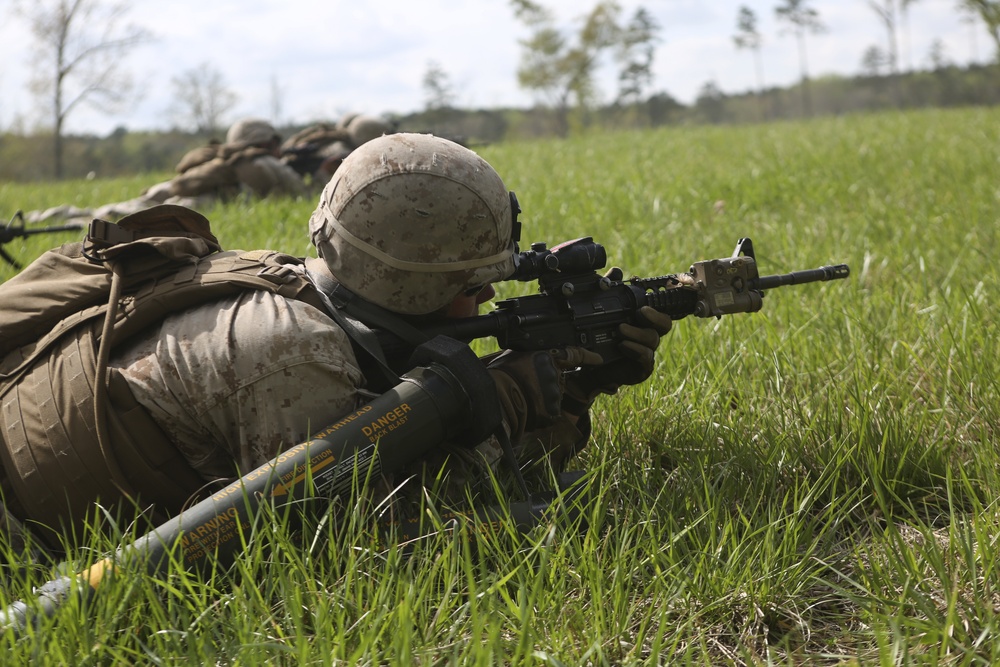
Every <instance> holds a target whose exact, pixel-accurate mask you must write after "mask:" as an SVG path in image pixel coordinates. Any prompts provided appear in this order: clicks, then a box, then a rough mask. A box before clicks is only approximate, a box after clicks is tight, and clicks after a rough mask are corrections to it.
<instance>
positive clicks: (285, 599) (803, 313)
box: [0, 109, 1000, 665]
mask: <svg viewBox="0 0 1000 667" xmlns="http://www.w3.org/2000/svg"><path fill="white" fill-rule="evenodd" d="M998 120H1000V111H995V110H981V109H974V110H954V111H946V112H945V111H927V112H920V113H906V114H886V115H875V116H855V117H844V118H837V119H822V120H815V121H811V122H808V123H801V124H774V125H760V126H752V127H741V128H683V129H679V128H671V129H666V130H657V131H653V132H645V133H623V134H614V135H598V136H593V137H587V138H583V139H578V140H572V141H564V142H540V143H535V144H509V145H498V146H491V147H487V148H486V149H484V150H483V151H482V152H483V154H484V156H485V157H486V158H487V159H489V160H490V161H491V163H493V164H494V165H495V166H496V167H497V169H498V171H499V172H500V173H501V174H502V175H503V176H504V177H505V180H506V181H507V185H508V186H509V187H510V188H511V189H513V190H515V191H516V192H517V194H518V197H519V199H520V201H521V204H522V207H523V208H524V209H525V213H524V215H523V216H522V218H523V220H524V221H525V234H524V239H523V241H524V242H525V244H526V243H528V242H531V241H536V240H545V241H548V242H550V243H555V242H557V241H561V240H565V239H567V238H573V237H577V236H582V235H592V236H594V238H595V240H597V241H599V242H601V243H603V244H604V245H605V246H606V247H607V248H608V254H609V257H611V258H612V262H613V263H614V264H616V265H619V266H622V267H623V268H624V269H625V271H626V274H631V273H634V274H638V275H660V274H663V273H671V272H678V271H685V270H687V268H688V266H689V265H690V263H691V262H693V261H696V260H699V259H707V258H710V257H719V256H724V255H727V254H728V253H729V252H730V250H731V249H732V247H733V246H734V245H735V242H736V240H737V239H738V238H739V237H741V236H750V237H752V238H753V240H754V242H755V246H756V249H757V259H758V263H759V266H760V269H761V272H762V273H778V272H784V271H789V270H794V269H803V268H812V267H814V266H819V265H821V264H828V263H835V262H847V263H849V264H850V265H851V268H852V276H851V278H850V279H849V280H848V281H846V282H836V283H824V284H821V285H808V286H799V287H790V288H783V289H781V290H774V291H773V292H771V293H769V295H768V296H767V298H766V299H765V305H764V310H763V311H762V312H760V313H757V314H753V315H743V316H734V317H726V318H723V319H722V320H719V321H714V320H697V321H695V320H692V321H686V320H685V321H680V322H677V323H676V324H675V330H674V331H673V332H672V333H671V334H670V335H669V336H668V337H667V339H665V341H664V344H663V348H662V355H661V362H660V365H659V367H658V369H657V375H656V376H655V377H654V378H653V379H652V380H651V381H650V382H648V383H647V384H646V385H643V386H641V387H636V388H633V389H630V390H626V391H623V392H621V394H620V395H619V396H618V397H616V398H614V399H611V398H608V399H604V400H602V401H600V402H599V404H598V405H597V406H596V409H595V414H594V438H593V442H592V444H591V446H590V447H588V449H587V450H585V451H584V452H583V453H582V454H581V455H580V456H579V457H578V460H577V461H575V464H576V465H578V466H580V467H585V468H587V469H589V470H590V471H591V472H592V474H593V476H594V478H595V488H596V489H597V492H596V493H597V498H596V499H595V502H594V504H593V506H592V507H593V514H592V516H591V517H590V519H591V520H590V528H589V529H588V531H586V532H585V534H584V535H582V536H575V535H572V534H570V533H571V531H567V530H565V529H563V528H560V527H558V526H542V527H540V528H539V529H538V530H537V531H536V532H535V533H532V534H531V535H530V536H528V538H527V539H526V540H521V539H516V538H515V537H514V536H512V535H509V534H506V533H500V534H495V535H494V534H479V533H475V532H473V533H467V534H442V535H439V536H436V537H432V538H428V539H427V540H426V544H423V545H422V546H421V548H420V549H418V551H417V552H416V553H415V554H413V555H412V556H410V557H409V558H403V557H402V554H401V553H400V552H399V551H398V550H397V549H393V548H389V549H385V548H381V547H380V546H379V545H378V544H377V543H375V541H374V540H373V539H372V538H371V537H370V536H369V532H368V530H367V528H366V526H367V522H366V518H365V517H364V516H362V515H358V514H357V513H352V512H341V513H339V514H337V515H336V516H331V517H330V521H327V522H326V523H324V524H323V525H322V526H320V527H319V533H320V534H321V535H323V536H324V539H319V540H316V541H315V542H314V541H313V540H312V539H311V535H312V534H313V533H311V532H310V533H308V535H309V536H310V539H306V540H304V541H303V539H302V538H301V537H299V536H297V535H296V534H295V533H294V532H293V531H289V530H286V529H284V528H283V527H281V526H280V524H279V525H278V526H277V527H271V525H270V524H269V523H268V522H266V521H263V522H262V523H261V527H262V530H260V531H259V532H258V533H257V534H256V535H255V538H254V541H253V543H252V545H251V547H250V548H249V549H248V551H247V553H246V554H245V556H244V557H243V558H241V559H240V560H239V561H238V562H237V563H236V564H235V565H234V566H233V567H232V568H231V569H230V570H229V571H227V572H225V573H219V574H216V575H215V576H214V577H210V578H207V579H203V578H198V577H195V576H193V575H191V574H188V573H183V572H171V573H170V574H169V575H168V576H166V577H164V578H162V579H160V580H150V579H145V578H139V577H127V576H125V577H119V578H116V579H115V580H114V582H112V584H111V585H109V586H107V587H104V586H102V588H101V595H100V596H98V598H97V599H96V600H95V601H94V604H93V605H92V606H91V608H89V609H88V610H86V612H84V611H83V610H80V609H75V608H68V609H65V610H63V612H62V613H60V614H59V615H58V616H57V618H55V619H53V621H52V622H51V623H49V624H48V625H46V627H45V628H44V629H42V630H41V631H40V632H39V633H37V634H34V635H32V636H29V637H26V638H23V639H21V640H18V641H14V640H13V639H12V638H10V637H8V638H6V639H5V642H6V644H7V646H6V647H5V651H6V655H9V656H10V659H11V660H15V661H19V662H24V661H26V660H28V659H31V660H32V661H33V662H32V664H36V663H37V664H44V663H45V662H46V661H49V662H50V663H51V664H59V663H63V662H66V661H69V662H70V663H71V664H91V663H99V664H115V663H143V662H145V663H150V664H187V663H190V662H194V661H199V662H202V663H205V664H210V663H216V664H263V663H268V664H289V665H291V664H323V665H326V664H345V665H346V664H397V663H399V664H402V663H404V662H413V663H415V664H463V665H465V664H472V665H476V664H482V665H492V664H551V665H557V664H564V665H576V664H595V665H602V664H609V665H611V664H613V665H628V664H635V665H638V664H705V665H710V664H768V663H772V664H878V665H902V664H929V665H933V664H947V665H990V664H995V663H997V662H998V661H1000V642H998V641H997V631H998V610H1000V596H998V592H997V590H998V584H1000V581H998V572H1000V568H998V562H997V560H998V553H997V551H998V549H997V544H996V537H995V536H996V535H997V534H998V528H1000V526H998V513H997V507H996V499H997V497H998V494H1000V479H998V471H1000V465H998V463H1000V454H998V450H997V429H998V424H1000V414H998V413H1000V407H998V406H1000V396H998V389H1000V382H998V378H1000V369H998V364H1000V362H997V361H996V352H997V347H996V345H997V344H996V341H997V323H996V317H995V315H994V311H995V308H996V305H995V303H992V301H995V299H996V296H995V295H996V294H998V293H1000V292H998V288H1000V285H998V283H1000V273H998V270H997V268H996V263H995V262H994V261H992V254H993V252H992V251H993V248H995V247H996V235H997V232H996V230H997V221H998V219H1000V191H998V189H997V183H1000V165H998V161H997V158H996V150H995V147H996V146H997V145H998V139H1000V137H998V134H1000V123H998ZM154 180H155V179H154ZM60 187H63V186H60ZM65 187H66V188H67V189H64V190H62V191H61V192H59V193H55V191H54V190H53V191H52V193H48V192H47V191H46V190H45V189H44V188H41V187H38V186H34V187H33V186H13V185H4V186H0V210H2V211H6V210H9V209H13V208H15V207H17V206H23V207H24V208H32V207H42V206H45V205H53V204H56V203H62V202H63V201H65V199H60V197H64V196H65V195H64V194H63V193H65V192H69V191H72V184H69V185H67V186H65ZM80 187H81V188H83V187H84V185H83V184H80ZM86 187H87V188H95V190H94V191H93V192H92V193H91V194H93V196H94V197H100V198H101V199H103V201H107V200H110V199H111V198H124V196H131V195H132V194H133V193H132V192H131V191H129V192H128V193H127V194H126V195H124V196H122V195H121V194H120V192H119V191H120V190H121V189H123V186H121V185H116V184H114V183H108V184H101V183H96V184H95V183H88V184H86ZM103 188H107V190H104V189H103ZM98 190H100V191H98ZM115 192H119V194H113V193H115ZM50 195H51V197H52V199H47V197H49V196H50ZM105 197H107V198H105ZM101 199H95V200H93V201H89V200H88V201H81V202H80V203H81V205H85V204H98V203H103V201H102V200H101ZM29 201H30V202H39V203H32V204H30V205H29V204H27V203H25V204H22V203H21V202H29ZM69 203H72V202H69ZM312 208H313V202H312V201H301V202H294V201H284V202H259V203H255V204H253V205H245V204H244V205H232V206H227V207H222V208H219V209H216V210H214V211H210V212H208V214H209V217H210V218H211V219H212V221H213V228H214V230H215V232H216V234H217V235H218V236H219V238H220V239H221V240H222V242H223V245H224V246H226V247H233V248H235V247H244V248H250V247H274V248H276V249H280V250H285V251H287V252H290V253H292V254H306V253H308V252H309V249H308V239H307V238H306V233H305V221H306V220H307V218H308V215H309V213H310V212H311V210H312ZM53 244H54V240H53V242H52V243H50V242H48V241H47V240H46V241H42V240H40V239H39V238H38V237H35V238H32V239H29V241H28V242H25V243H17V244H11V245H12V246H14V247H11V246H8V249H10V250H11V251H12V252H13V253H14V254H15V255H16V256H18V257H19V258H22V259H25V260H27V259H30V258H31V257H33V256H36V255H37V254H39V253H40V252H41V251H42V250H43V249H44V248H45V247H48V246H50V245H53ZM12 274H13V272H12V271H10V270H8V269H0V278H6V277H9V276H10V275H12ZM528 289H530V288H529V287H527V286H520V285H510V286H508V285H504V286H502V288H501V296H504V295H506V294H513V293H516V292H518V291H520V292H523V291H526V290H528ZM115 544H116V542H115V541H114V540H105V541H102V540H100V539H98V538H94V539H93V540H91V541H90V543H89V544H87V545H85V546H84V547H83V548H80V549H77V550H76V551H74V555H75V556H76V557H78V558H80V559H82V560H83V561H86V560H88V559H90V560H95V559H96V558H97V557H98V555H99V554H103V553H106V552H108V551H109V550H111V549H112V548H113V547H114V545H115ZM51 575H52V571H51V570H50V569H47V568H38V569H34V570H30V571H29V572H28V573H27V575H26V576H23V577H17V578H14V579H13V580H11V581H8V582H7V583H6V584H5V585H4V587H3V588H2V591H3V595H2V596H0V599H2V601H3V602H4V603H6V602H9V601H11V600H14V599H18V598H23V597H26V596H30V593H31V586H33V585H39V584H40V583H42V582H44V581H45V580H47V579H48V578H50V577H51Z"/></svg>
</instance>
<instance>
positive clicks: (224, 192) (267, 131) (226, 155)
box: [24, 118, 306, 224]
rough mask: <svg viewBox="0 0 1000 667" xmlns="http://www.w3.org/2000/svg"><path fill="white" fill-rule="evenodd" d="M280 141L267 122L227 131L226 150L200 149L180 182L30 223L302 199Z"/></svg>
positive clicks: (41, 214)
mask: <svg viewBox="0 0 1000 667" xmlns="http://www.w3.org/2000/svg"><path fill="white" fill-rule="evenodd" d="M280 140H281V138H280V136H279V135H278V133H277V132H276V131H275V129H274V128H273V127H272V126H271V124H270V123H268V122H267V121H263V120H259V119H255V118H248V119H243V120H240V121H237V122H236V123H234V124H233V126H232V127H230V128H229V132H228V133H227V135H226V142H225V143H224V144H212V145H209V146H200V147H198V148H195V149H193V150H191V151H189V152H188V153H187V154H186V155H185V156H184V157H183V158H181V160H180V162H179V163H178V165H177V172H178V174H177V176H175V177H174V178H173V179H171V180H169V181H164V182H162V183H157V184H155V185H152V186H150V187H149V188H147V189H146V190H145V191H144V192H143V193H142V194H141V195H139V196H138V197H135V198H133V199H128V200H125V201H120V202H114V203H111V204H104V205H103V206H99V207H97V208H92V209H88V208H79V207H75V206H56V207H53V208H49V209H44V210H38V211H29V212H28V213H27V214H25V216H24V217H25V220H26V221H27V222H29V223H40V222H52V221H55V220H64V221H68V222H79V223H82V224H88V223H89V222H90V220H92V219H93V218H99V219H101V220H110V221H115V220H119V219H121V218H123V217H125V216H126V215H131V214H132V213H136V212H137V211H141V210H144V209H147V208H150V207H152V206H156V205H158V204H177V205H179V206H187V207H188V208H193V209H196V210H198V209H204V208H207V207H209V206H212V205H214V204H215V203H217V202H219V201H225V200H228V199H232V198H234V197H236V196H239V195H240V194H242V193H245V194H247V195H250V196H254V197H270V196H292V197H294V196H299V195H303V194H305V193H306V185H305V182H304V181H303V180H302V178H301V177H300V176H299V175H298V174H297V173H296V172H295V170H294V169H292V168H291V167H289V166H288V165H287V164H285V163H284V162H282V161H281V160H280V159H278V157H277V148H278V146H279V145H280Z"/></svg>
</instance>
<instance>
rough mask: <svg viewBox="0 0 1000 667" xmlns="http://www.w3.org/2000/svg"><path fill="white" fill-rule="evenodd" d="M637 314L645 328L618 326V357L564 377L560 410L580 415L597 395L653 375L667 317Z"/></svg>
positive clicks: (645, 310) (667, 327)
mask: <svg viewBox="0 0 1000 667" xmlns="http://www.w3.org/2000/svg"><path fill="white" fill-rule="evenodd" d="M612 271H614V269H612ZM639 314H640V315H641V316H642V318H643V319H644V320H645V321H646V322H647V323H648V325H649V326H645V327H637V326H633V325H631V324H621V325H619V327H618V331H619V332H620V333H621V335H622V341H621V343H619V344H618V349H619V351H620V352H621V354H622V357H621V358H620V359H616V360H615V361H611V362H608V363H606V364H602V365H600V366H588V367H585V368H581V369H580V370H579V371H576V372H575V373H571V374H568V375H567V377H566V380H565V384H564V392H565V395H566V398H565V400H564V402H563V409H564V410H566V411H567V412H569V413H570V414H574V415H581V414H583V413H584V412H586V411H587V410H588V409H589V408H590V405H591V404H592V403H593V402H594V399H595V398H597V396H598V395H599V394H615V393H617V391H618V388H619V387H622V386H625V385H635V384H641V383H643V382H645V381H646V380H647V379H649V376H650V375H652V374H653V367H654V366H655V365H656V348H657V347H658V346H659V345H660V338H661V337H662V336H664V335H666V334H667V333H668V332H669V331H670V327H671V324H672V322H671V319H670V316H669V315H666V314H665V313H661V312H660V311H658V310H656V309H655V308H652V307H650V306H643V307H642V308H640V309H639Z"/></svg>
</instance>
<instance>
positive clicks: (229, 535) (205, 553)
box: [0, 337, 500, 632]
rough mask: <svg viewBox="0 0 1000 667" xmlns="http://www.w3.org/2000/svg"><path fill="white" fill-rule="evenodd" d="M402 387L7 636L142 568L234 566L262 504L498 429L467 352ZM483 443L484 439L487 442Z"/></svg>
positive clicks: (80, 582)
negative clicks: (119, 574) (116, 575)
mask: <svg viewBox="0 0 1000 667" xmlns="http://www.w3.org/2000/svg"><path fill="white" fill-rule="evenodd" d="M414 360H415V362H416V363H423V364H424V365H421V366H417V367H415V368H414V369H413V370H412V371H410V372H408V373H406V374H404V375H403V376H402V377H401V382H400V383H399V384H398V385H396V386H395V387H393V388H392V389H391V390H390V391H388V392H386V393H385V394H382V395H381V396H379V397H378V398H376V399H374V400H373V401H371V402H370V403H367V404H365V405H363V406H361V407H360V408H358V409H357V410H355V411H354V412H352V413H351V414H349V415H346V416H345V417H343V418H341V419H339V420H338V421H336V422H334V423H333V424H330V425H329V426H327V427H326V428H324V429H321V430H319V431H318V432H316V433H315V434H314V435H313V436H312V437H311V438H310V439H309V440H307V441H305V442H302V443H300V444H298V445H296V446H294V447H291V448H290V449H286V450H285V451H283V452H281V453H280V454H278V456H276V457H275V458H274V459H272V460H271V461H269V462H267V463H265V464H264V465H262V466H260V467H259V468H257V469H256V470H253V471H251V472H249V473H247V474H246V475H244V476H243V477H241V478H239V479H237V480H236V481H234V482H232V483H231V484H229V485H228V486H226V487H225V488H223V489H221V490H220V491H218V492H216V493H214V494H212V495H211V496H210V497H208V498H206V499H205V500H202V501H201V502H199V503H197V504H196V505H194V506H192V507H191V508H190V509H187V510H185V511H183V512H182V513H180V514H178V515H177V516H176V517H174V518H173V519H170V520H169V521H167V522H166V523H164V524H162V525H160V526H158V527H157V528H155V529H153V530H152V531H151V532H149V533H147V534H146V535H144V536H143V537H141V538H139V539H138V540H136V541H135V542H133V543H131V544H129V545H126V546H124V547H122V548H121V549H119V550H118V552H117V553H116V554H115V555H113V556H111V557H109V558H107V559H105V560H102V561H100V562H98V563H96V564H95V565H93V566H91V567H90V568H88V569H87V570H84V571H82V572H79V573H77V574H76V575H75V576H72V577H60V578H58V579H55V580H53V581H50V582H48V583H47V584H45V585H43V586H42V587H40V588H39V589H37V591H36V593H37V595H38V598H37V600H36V605H34V606H33V605H29V604H26V603H25V602H23V601H17V602H14V603H13V604H11V605H9V606H8V607H7V609H6V610H4V611H3V612H0V631H6V630H11V629H13V630H14V631H15V632H20V631H22V630H23V629H24V628H25V627H26V624H27V623H29V622H30V621H31V618H32V617H33V614H36V613H39V612H40V613H41V614H43V615H45V616H51V615H52V614H53V613H55V611H56V610H57V609H58V608H59V607H60V606H62V604H63V603H64V602H65V601H66V600H67V599H69V598H70V597H71V595H73V594H74V593H77V592H79V593H81V594H82V595H83V596H84V598H85V599H86V598H87V597H88V596H90V595H93V594H94V593H95V592H96V591H97V590H98V587H99V586H100V584H101V582H102V581H103V578H104V576H105V575H106V574H108V573H109V572H112V571H115V570H119V569H126V568H128V569H132V568H134V567H140V568H142V569H144V570H145V571H146V572H147V573H149V574H158V573H162V572H163V571H165V570H166V569H167V566H168V565H169V563H170V561H171V559H173V560H176V561H179V562H180V563H182V564H183V565H184V566H185V567H188V568H197V567H202V566H209V565H212V564H214V563H215V562H216V561H218V562H222V563H227V562H230V561H231V560H232V559H233V558H234V556H235V554H236V553H237V552H238V551H239V550H240V549H241V548H242V546H243V543H244V540H245V538H246V536H248V535H249V533H250V531H251V528H252V523H253V517H254V515H255V514H256V512H257V510H258V508H259V507H260V506H261V504H262V503H269V502H273V503H274V504H276V505H279V506H280V505H285V504H287V503H291V502H296V501H298V500H302V499H304V498H307V497H326V498H331V499H332V498H334V497H336V496H338V495H341V494H347V493H350V491H351V488H352V482H353V480H354V478H355V470H358V471H359V474H361V475H368V474H370V475H372V476H378V475H379V474H381V473H382V472H388V473H391V472H394V471H397V470H399V469H401V468H403V467H404V466H406V465H407V464H409V463H410V462H412V461H414V460H416V459H418V458H420V457H421V456H423V455H424V453H425V452H427V451H428V450H429V449H430V448H432V447H435V446H437V445H440V444H441V443H442V442H445V441H463V440H465V441H468V442H470V443H471V442H472V441H474V440H475V439H476V438H479V439H482V438H485V437H486V435H489V433H492V432H493V430H495V429H496V428H497V427H498V426H499V425H500V408H499V401H498V399H497V396H496V386H495V384H494V383H493V380H492V379H491V378H490V376H489V374H488V373H487V371H486V369H485V366H484V365H483V363H482V362H481V361H480V360H479V359H478V358H477V357H476V355H475V353H474V352H473V351H472V350H471V349H470V348H469V347H468V346H467V345H465V344H463V343H459V342H458V341H454V340H451V339H447V338H443V337H439V338H436V339H434V340H432V341H430V343H429V344H428V345H426V346H422V347H421V348H418V351H417V353H416V354H415V355H414ZM483 434H485V435H483Z"/></svg>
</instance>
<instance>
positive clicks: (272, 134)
mask: <svg viewBox="0 0 1000 667" xmlns="http://www.w3.org/2000/svg"><path fill="white" fill-rule="evenodd" d="M272 141H278V142H280V141H281V135H280V134H278V131H277V130H275V129H274V126H273V125H271V124H270V123H268V122H267V121H266V120H261V119H259V118H244V119H243V120H238V121H236V122H235V123H233V125H232V127H230V128H229V132H227V133H226V143H227V144H243V145H246V146H254V145H263V144H268V143H271V142H272Z"/></svg>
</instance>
